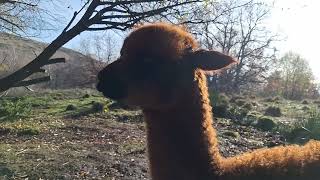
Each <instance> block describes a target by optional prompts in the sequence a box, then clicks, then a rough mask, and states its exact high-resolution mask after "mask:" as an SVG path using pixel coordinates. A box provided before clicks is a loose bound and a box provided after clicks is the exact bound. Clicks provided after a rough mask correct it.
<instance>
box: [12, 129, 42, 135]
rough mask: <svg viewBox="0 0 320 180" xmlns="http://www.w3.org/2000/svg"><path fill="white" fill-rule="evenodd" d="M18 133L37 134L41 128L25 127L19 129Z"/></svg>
mask: <svg viewBox="0 0 320 180" xmlns="http://www.w3.org/2000/svg"><path fill="white" fill-rule="evenodd" d="M17 134H18V135H19V136H23V135H28V136H35V135H38V134H40V130H39V129H35V128H23V129H19V131H18V132H17Z"/></svg>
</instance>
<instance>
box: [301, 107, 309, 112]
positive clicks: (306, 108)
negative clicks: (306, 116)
mask: <svg viewBox="0 0 320 180" xmlns="http://www.w3.org/2000/svg"><path fill="white" fill-rule="evenodd" d="M301 109H302V110H303V111H308V110H310V107H309V106H303V107H302V108H301Z"/></svg>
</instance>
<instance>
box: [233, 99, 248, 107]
mask: <svg viewBox="0 0 320 180" xmlns="http://www.w3.org/2000/svg"><path fill="white" fill-rule="evenodd" d="M246 103H247V101H246V100H245V99H238V100H236V102H235V104H236V105H238V106H243V105H244V104H246Z"/></svg>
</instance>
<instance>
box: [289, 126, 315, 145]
mask: <svg viewBox="0 0 320 180" xmlns="http://www.w3.org/2000/svg"><path fill="white" fill-rule="evenodd" d="M311 137H312V133H311V132H310V131H309V130H308V129H306V128H304V127H296V128H294V129H292V130H291V132H290V133H289V134H288V135H287V138H288V141H289V142H293V143H299V144H304V143H306V142H308V141H309V140H310V139H311Z"/></svg>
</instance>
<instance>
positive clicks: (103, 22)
mask: <svg viewBox="0 0 320 180" xmlns="http://www.w3.org/2000/svg"><path fill="white" fill-rule="evenodd" d="M197 2H200V1H199V0H195V1H190V0H188V1H186V0H185V1H163V0H128V1H127V0H124V1H103V0H88V1H85V5H84V6H83V7H82V8H81V9H80V10H79V11H77V12H75V13H74V16H73V17H72V18H71V20H70V22H69V23H68V25H67V26H66V27H65V28H64V30H63V31H62V33H61V34H60V35H59V36H58V37H57V38H56V39H55V40H53V42H52V43H51V44H49V45H48V46H47V47H46V48H45V49H44V50H43V51H42V52H41V53H40V54H39V55H38V56H37V57H36V58H35V59H34V60H32V61H31V62H30V63H28V64H27V65H25V66H24V67H22V68H21V69H19V70H17V71H16V72H14V73H12V74H10V75H8V76H6V77H4V78H2V79H0V92H2V91H6V90H8V89H9V88H11V87H17V86H28V85H31V84H35V83H40V82H44V81H48V80H49V79H50V76H45V77H41V78H36V79H31V80H25V79H26V78H28V77H29V76H30V75H32V74H33V73H35V72H44V70H43V69H42V67H43V66H45V65H50V64H54V63H61V62H64V59H63V58H55V59H50V58H51V56H52V55H53V54H54V53H55V52H56V51H57V50H58V49H59V48H60V47H62V46H63V45H64V44H65V43H67V42H68V41H70V40H71V39H73V38H74V37H75V36H77V35H78V34H80V33H81V32H83V31H97V30H108V29H118V30H127V29H128V28H131V27H133V26H134V25H135V24H137V23H139V22H142V21H145V20H147V19H148V18H150V17H155V16H159V17H167V16H171V15H174V14H176V13H178V12H183V11H184V8H183V6H185V5H188V4H193V3H197ZM146 3H148V5H149V7H153V8H150V9H145V8H144V4H146ZM84 10H85V12H84V14H83V15H82V17H81V18H80V20H79V21H78V22H77V23H75V22H74V21H75V20H76V17H77V16H78V15H79V14H80V13H81V12H83V11H84Z"/></svg>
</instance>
